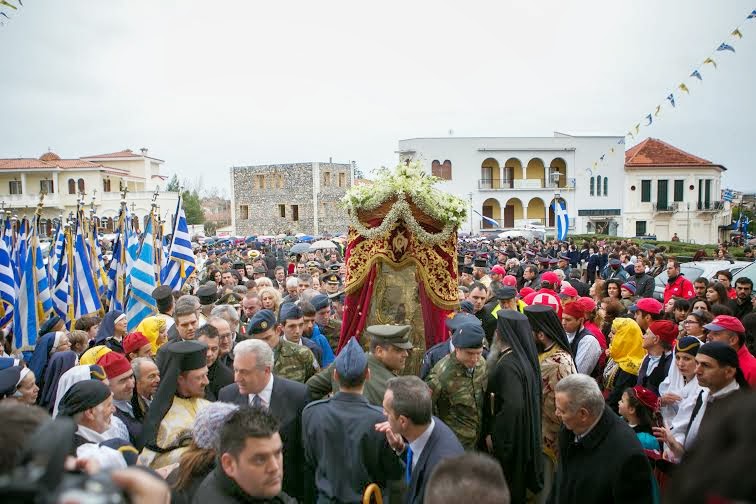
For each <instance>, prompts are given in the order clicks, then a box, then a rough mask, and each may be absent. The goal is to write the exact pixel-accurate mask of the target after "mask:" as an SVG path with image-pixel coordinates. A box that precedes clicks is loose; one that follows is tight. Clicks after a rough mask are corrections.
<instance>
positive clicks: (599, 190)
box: [596, 175, 601, 196]
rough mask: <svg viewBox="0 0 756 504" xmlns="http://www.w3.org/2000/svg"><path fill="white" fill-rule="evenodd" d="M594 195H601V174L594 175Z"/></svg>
mask: <svg viewBox="0 0 756 504" xmlns="http://www.w3.org/2000/svg"><path fill="white" fill-rule="evenodd" d="M596 196H601V175H599V176H598V177H596Z"/></svg>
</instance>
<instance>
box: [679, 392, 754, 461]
mask: <svg viewBox="0 0 756 504" xmlns="http://www.w3.org/2000/svg"><path fill="white" fill-rule="evenodd" d="M739 388H740V385H738V382H736V381H735V380H733V381H732V383H730V384H729V385H727V386H726V387H725V388H723V389H722V390H720V391H719V392H716V393H714V394H712V393H711V391H709V389H707V388H704V389H703V396H702V397H701V399H702V400H703V404H702V405H701V408H700V409H699V410H698V413H696V417H695V418H694V419H693V423H690V424H688V422H690V417H688V420H687V422H686V423H685V424H684V425H681V426H680V430H679V431H678V432H683V433H684V432H685V431H686V430H687V431H688V435H687V436H685V443H684V446H685V451H688V450H689V449H690V447H691V446H692V445H693V443H695V441H696V438H697V437H698V429H700V428H701V420H703V417H704V415H705V414H706V406H707V405H708V404H709V403H711V402H714V400H715V399H719V398H720V397H724V396H726V395H729V394H731V393H733V392H735V391H736V390H738V389H739ZM697 399H698V396H696V398H695V399H694V400H693V405H694V407H695V403H696V400H697ZM692 412H693V409H691V414H692ZM688 425H690V427H688Z"/></svg>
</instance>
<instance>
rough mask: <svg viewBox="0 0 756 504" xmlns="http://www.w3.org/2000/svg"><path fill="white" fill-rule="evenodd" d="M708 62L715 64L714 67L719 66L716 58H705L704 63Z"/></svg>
mask: <svg viewBox="0 0 756 504" xmlns="http://www.w3.org/2000/svg"><path fill="white" fill-rule="evenodd" d="M707 64H709V65H713V66H714V68H717V62H716V61H714V60H713V59H711V58H706V59H705V60H704V65H707Z"/></svg>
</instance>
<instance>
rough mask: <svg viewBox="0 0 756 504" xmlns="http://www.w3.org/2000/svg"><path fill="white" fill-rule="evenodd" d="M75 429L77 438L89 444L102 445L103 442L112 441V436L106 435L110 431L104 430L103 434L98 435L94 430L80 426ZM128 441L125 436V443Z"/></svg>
mask: <svg viewBox="0 0 756 504" xmlns="http://www.w3.org/2000/svg"><path fill="white" fill-rule="evenodd" d="M111 425H112V424H111ZM77 427H78V428H77V429H76V434H78V435H79V436H81V437H83V438H84V439H86V440H87V441H89V442H90V443H94V444H99V443H102V442H103V441H107V440H108V439H112V436H109V435H108V431H110V429H108V430H106V431H105V432H103V433H99V432H97V431H96V430H93V429H90V428H89V427H84V426H83V425H81V424H78V426H77ZM128 440H129V438H128V435H127V436H126V441H128Z"/></svg>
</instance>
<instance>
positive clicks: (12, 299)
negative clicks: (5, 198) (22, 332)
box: [0, 220, 16, 329]
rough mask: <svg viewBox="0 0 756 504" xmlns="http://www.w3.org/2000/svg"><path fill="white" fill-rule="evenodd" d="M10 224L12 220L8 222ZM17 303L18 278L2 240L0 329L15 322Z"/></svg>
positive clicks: (0, 253)
mask: <svg viewBox="0 0 756 504" xmlns="http://www.w3.org/2000/svg"><path fill="white" fill-rule="evenodd" d="M7 222H8V223H10V220H7ZM15 303H16V277H15V274H14V272H13V266H12V264H11V256H10V251H9V250H8V245H7V244H6V242H5V239H3V240H0V329H4V328H5V326H7V325H8V323H9V322H10V321H11V320H13V305H14V304H15Z"/></svg>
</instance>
